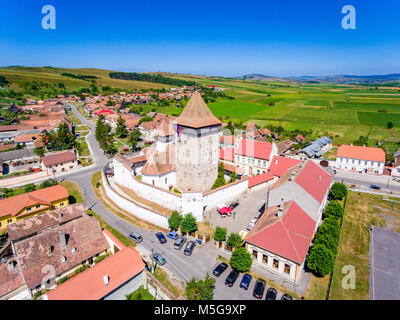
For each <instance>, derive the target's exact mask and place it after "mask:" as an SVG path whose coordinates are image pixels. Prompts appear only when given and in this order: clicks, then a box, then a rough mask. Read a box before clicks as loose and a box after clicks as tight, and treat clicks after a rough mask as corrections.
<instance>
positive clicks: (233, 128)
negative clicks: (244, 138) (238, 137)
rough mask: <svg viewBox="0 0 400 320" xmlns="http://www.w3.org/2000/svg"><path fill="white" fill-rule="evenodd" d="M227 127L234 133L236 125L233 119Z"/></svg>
mask: <svg viewBox="0 0 400 320" xmlns="http://www.w3.org/2000/svg"><path fill="white" fill-rule="evenodd" d="M226 127H227V128H228V129H229V131H230V132H231V134H232V135H233V134H234V133H235V127H234V126H233V124H232V121H231V120H229V122H228V125H227V126H226Z"/></svg>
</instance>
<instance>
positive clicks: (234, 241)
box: [228, 232, 243, 249]
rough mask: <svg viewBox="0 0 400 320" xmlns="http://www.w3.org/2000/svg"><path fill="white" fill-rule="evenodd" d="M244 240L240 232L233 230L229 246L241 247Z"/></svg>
mask: <svg viewBox="0 0 400 320" xmlns="http://www.w3.org/2000/svg"><path fill="white" fill-rule="evenodd" d="M242 242H243V240H242V237H241V236H240V235H239V234H237V233H233V232H232V233H231V234H230V235H229V238H228V246H231V247H234V248H236V249H237V248H240V246H241V245H242Z"/></svg>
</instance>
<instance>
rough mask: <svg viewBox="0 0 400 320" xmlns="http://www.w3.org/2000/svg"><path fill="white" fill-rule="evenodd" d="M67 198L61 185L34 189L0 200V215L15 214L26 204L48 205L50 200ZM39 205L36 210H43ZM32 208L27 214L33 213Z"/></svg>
mask: <svg viewBox="0 0 400 320" xmlns="http://www.w3.org/2000/svg"><path fill="white" fill-rule="evenodd" d="M65 198H68V191H67V189H66V188H65V187H64V186H62V185H56V186H52V187H49V188H45V189H40V190H36V191H33V192H29V193H25V194H20V195H18V196H14V197H10V198H6V199H2V200H0V217H4V216H7V215H9V214H10V215H12V216H16V215H17V214H18V213H19V212H20V211H21V210H22V209H24V208H26V207H28V206H34V205H36V204H41V205H44V206H47V207H49V206H50V204H51V202H54V201H57V200H62V199H65ZM43 209H44V207H43V206H41V207H40V208H39V209H38V210H43ZM34 212H35V209H32V210H31V211H29V212H28V214H31V213H34Z"/></svg>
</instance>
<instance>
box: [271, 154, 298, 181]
mask: <svg viewBox="0 0 400 320" xmlns="http://www.w3.org/2000/svg"><path fill="white" fill-rule="evenodd" d="M300 162H301V161H300V160H296V159H291V158H285V157H280V156H274V158H273V159H272V161H271V164H270V166H269V169H268V171H269V172H271V174H272V175H274V176H277V177H280V176H282V175H284V174H285V172H286V171H287V170H288V169H290V168H292V167H293V166H295V165H296V164H299V163H300Z"/></svg>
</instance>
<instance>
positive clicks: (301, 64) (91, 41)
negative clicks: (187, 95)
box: [0, 0, 400, 76]
mask: <svg viewBox="0 0 400 320" xmlns="http://www.w3.org/2000/svg"><path fill="white" fill-rule="evenodd" d="M47 4H50V5H54V7H55V8H56V30H44V29H42V27H41V20H42V17H43V16H44V15H43V14H42V13H41V9H42V7H43V6H44V5H47ZM346 4H351V5H353V6H354V7H355V9H356V14H357V15H356V19H357V26H356V27H357V28H356V30H344V29H342V27H341V20H342V17H343V16H344V15H343V14H342V13H341V8H342V7H343V6H344V5H346ZM399 57H400V1H398V0H379V1H378V0H373V1H372V0H347V1H342V0H307V1H306V0H304V1H301V0H279V1H278V0H273V1H271V0H263V1H255V0H247V1H236V0H230V1H225V0H214V1H209V0H207V1H188V0H184V1H174V0H170V1H165V0H164V1H151V0H145V1H144V0H142V1H137V0H113V1H102V0H96V1H95V0H85V1H78V0H69V1H65V0H62V1H60V0H58V1H57V0H56V1H54V0H16V1H1V4H0V66H7V65H25V66H49V65H50V66H54V67H71V68H79V67H96V68H106V69H112V70H121V71H137V72H146V71H168V72H179V73H192V74H200V75H202V74H204V75H222V76H236V75H243V74H249V73H263V74H267V75H275V76H292V75H293V76H298V75H332V74H386V73H400V59H399Z"/></svg>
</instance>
